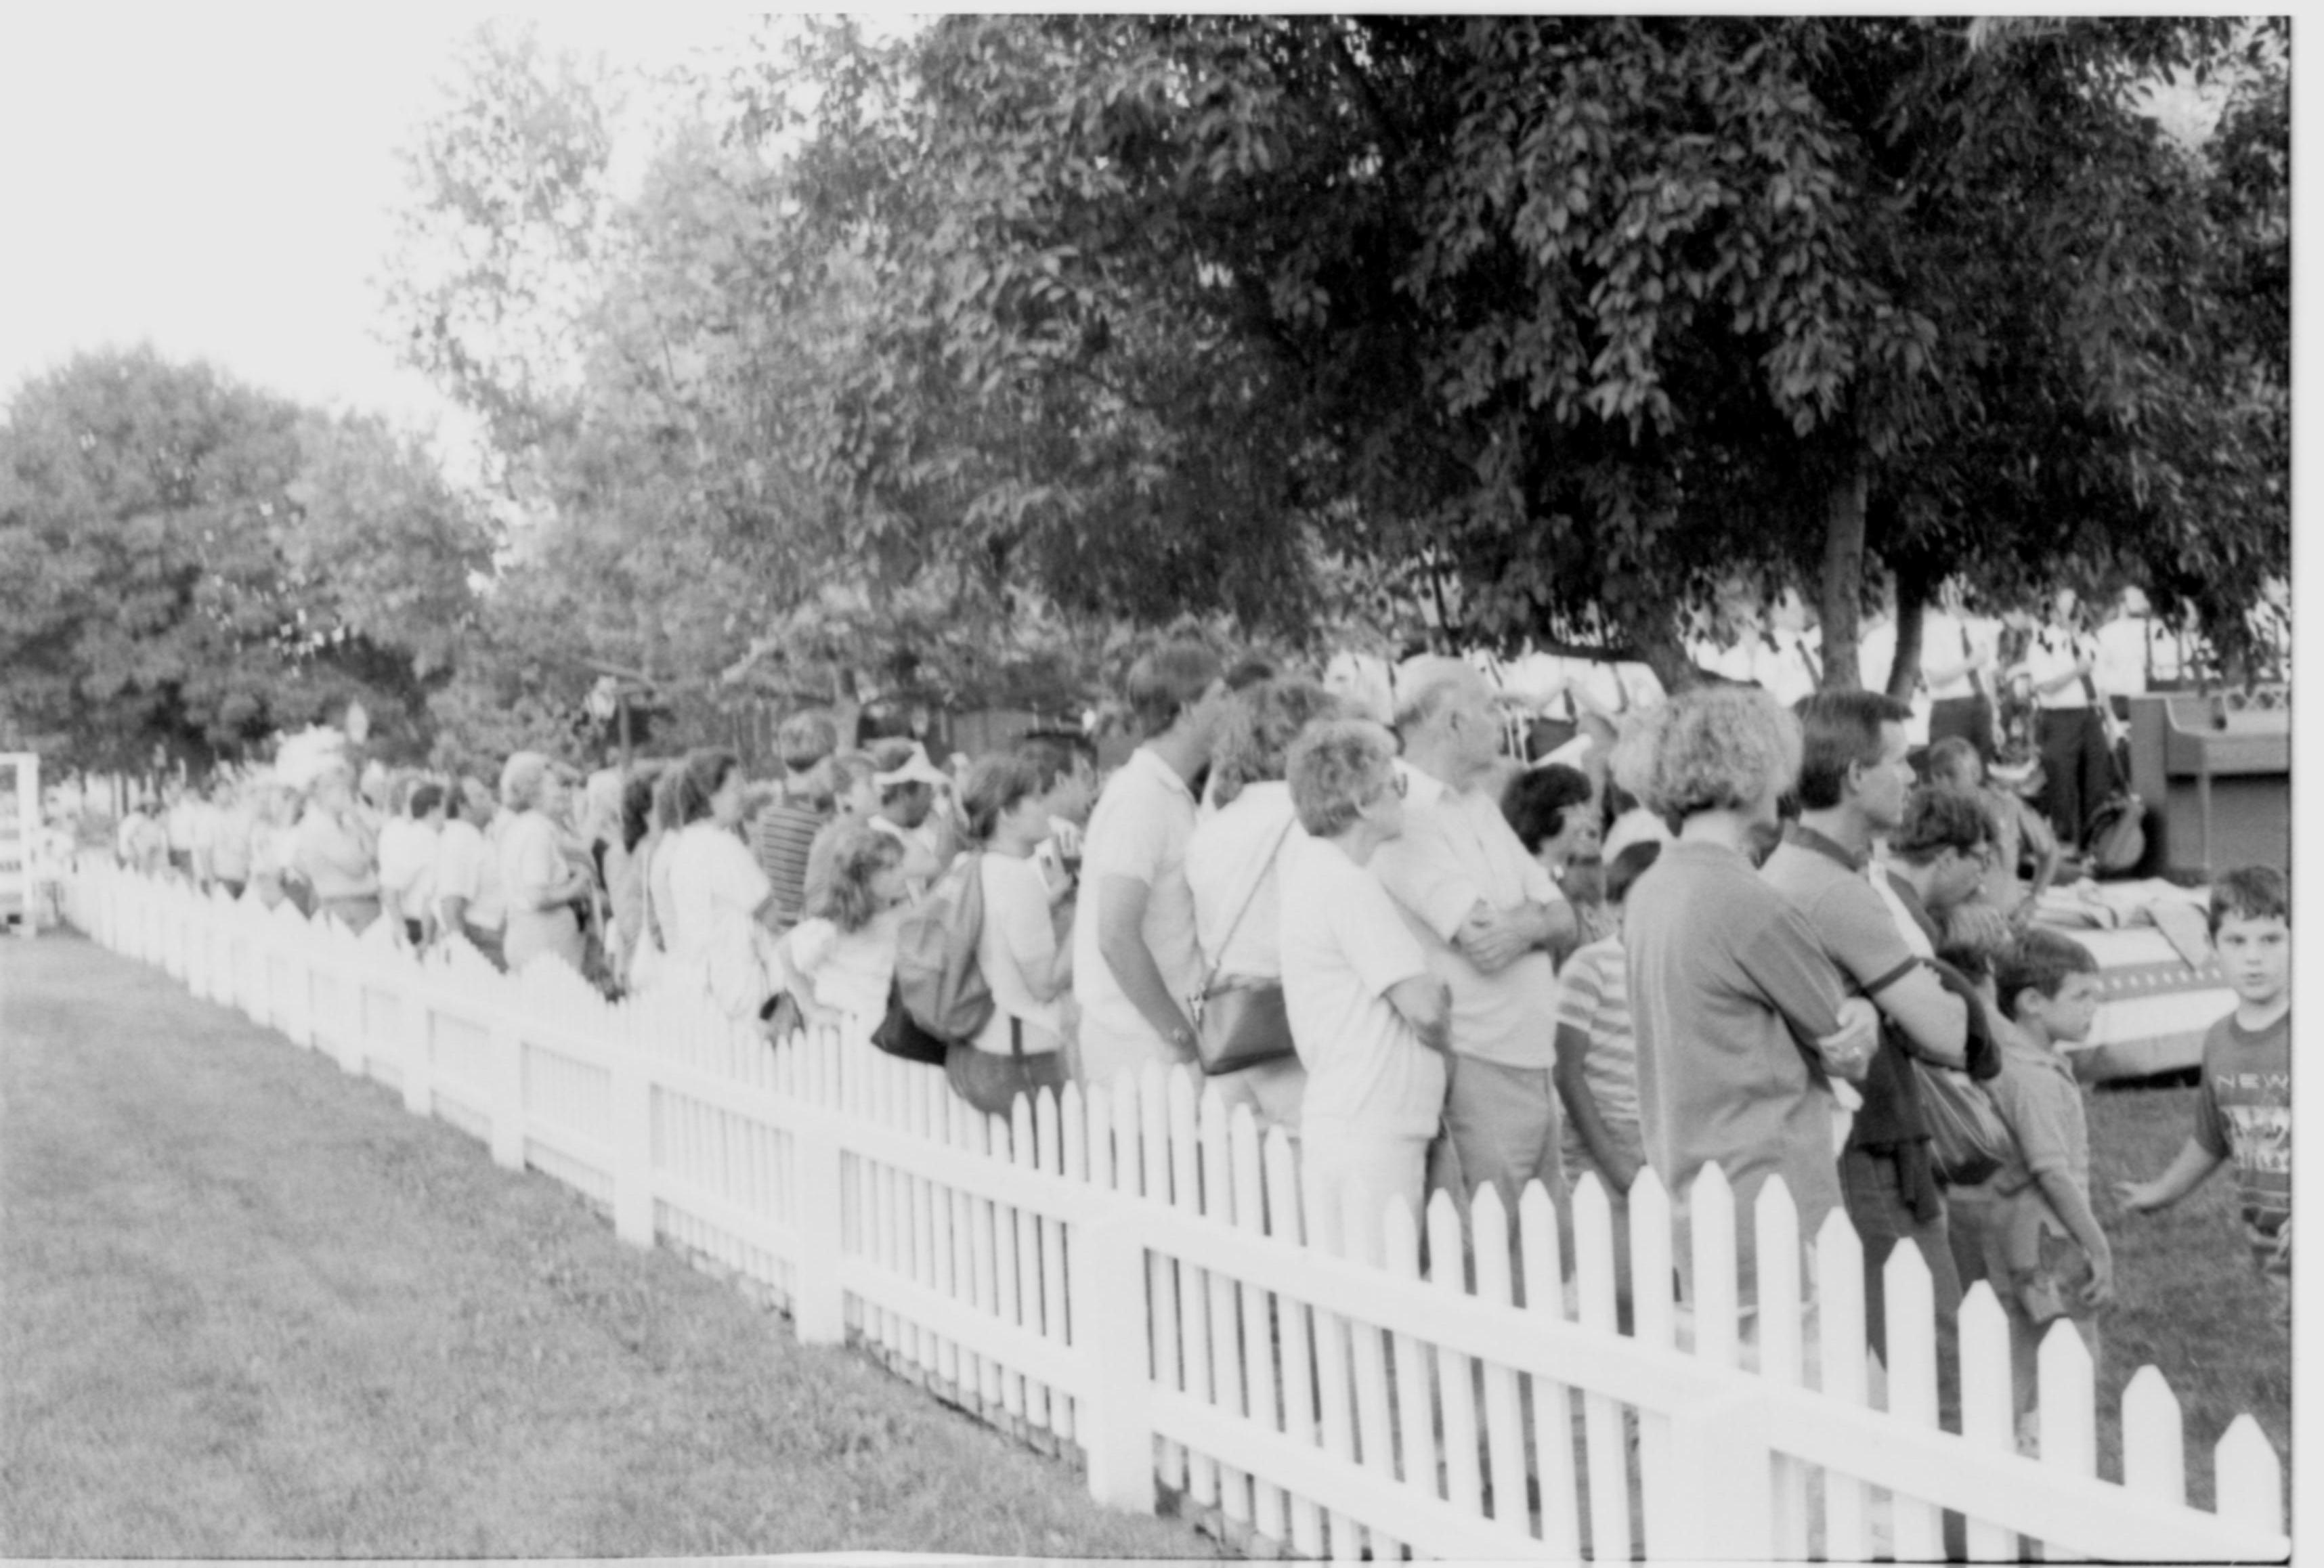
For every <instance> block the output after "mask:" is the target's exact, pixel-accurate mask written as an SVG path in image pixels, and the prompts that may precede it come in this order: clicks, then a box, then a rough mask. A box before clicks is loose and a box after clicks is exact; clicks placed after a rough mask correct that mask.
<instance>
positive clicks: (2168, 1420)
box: [2122, 1367, 2187, 1503]
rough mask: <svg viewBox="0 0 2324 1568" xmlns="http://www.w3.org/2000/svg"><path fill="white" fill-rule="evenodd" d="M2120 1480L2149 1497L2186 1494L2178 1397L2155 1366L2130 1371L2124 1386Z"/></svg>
mask: <svg viewBox="0 0 2324 1568" xmlns="http://www.w3.org/2000/svg"><path fill="white" fill-rule="evenodd" d="M2122 1484H2123V1485H2124V1486H2126V1487H2128V1488H2129V1489H2130V1490H2132V1491H2135V1492H2139V1493H2142V1494H2144V1495H2145V1496H2148V1497H2157V1498H2163V1499H2166V1500H2168V1501H2171V1502H2174V1503H2183V1502H2185V1501H2186V1500H2187V1449H2186V1433H2185V1432H2184V1430H2183V1429H2182V1428H2181V1425H2180V1419H2179V1400H2178V1398H2177V1397H2176V1396H2175V1395H2173V1394H2172V1392H2171V1385H2170V1384H2169V1383H2167V1382H2165V1381H2164V1380H2163V1374H2162V1373H2161V1372H2159V1371H2157V1370H2154V1369H2153V1367H2141V1368H2139V1369H2138V1370H2137V1371H2136V1372H2134V1373H2133V1374H2131V1379H2130V1382H2129V1383H2128V1384H2127V1385H2126V1387H2125V1388H2123V1391H2122Z"/></svg>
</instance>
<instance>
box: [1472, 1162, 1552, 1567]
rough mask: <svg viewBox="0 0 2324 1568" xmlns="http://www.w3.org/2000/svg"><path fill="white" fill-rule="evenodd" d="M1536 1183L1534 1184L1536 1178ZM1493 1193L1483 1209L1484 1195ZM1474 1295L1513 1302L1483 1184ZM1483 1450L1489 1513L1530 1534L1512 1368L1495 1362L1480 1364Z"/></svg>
mask: <svg viewBox="0 0 2324 1568" xmlns="http://www.w3.org/2000/svg"><path fill="white" fill-rule="evenodd" d="M1535 1185H1538V1184H1537V1183H1536V1184H1535ZM1488 1197H1489V1198H1491V1199H1492V1204H1491V1213H1490V1215H1489V1216H1488V1214H1487V1211H1486V1204H1485V1202H1484V1200H1485V1199H1486V1198H1488ZM1517 1207H1518V1211H1519V1215H1518V1223H1519V1224H1520V1226H1522V1224H1523V1223H1524V1208H1525V1204H1524V1200H1523V1199H1520V1200H1519V1201H1518V1204H1517ZM1476 1238H1477V1241H1476V1246H1477V1295H1478V1296H1480V1298H1482V1299H1483V1300H1486V1301H1489V1302H1491V1303H1492V1304H1493V1305H1496V1306H1509V1305H1514V1304H1515V1301H1516V1294H1515V1287H1516V1281H1515V1278H1514V1277H1513V1275H1512V1273H1511V1270H1510V1268H1509V1226H1508V1220H1507V1218H1506V1217H1505V1216H1504V1215H1503V1214H1502V1213H1501V1199H1500V1194H1499V1192H1497V1191H1496V1190H1494V1189H1493V1188H1492V1187H1491V1186H1487V1187H1486V1188H1485V1190H1484V1191H1483V1192H1482V1193H1480V1194H1478V1205H1477V1224H1476ZM1483 1378H1484V1384H1485V1453H1486V1460H1487V1464H1488V1468H1489V1473H1490V1476H1491V1479H1492V1505H1493V1507H1492V1517H1493V1519H1494V1521H1495V1522H1496V1523H1498V1524H1503V1525H1508V1526H1511V1528H1512V1530H1513V1532H1514V1533H1515V1534H1516V1535H1517V1536H1522V1537H1526V1538H1528V1539H1529V1538H1530V1537H1531V1536H1532V1535H1533V1519H1532V1509H1531V1508H1529V1507H1527V1506H1526V1453H1525V1432H1524V1426H1523V1423H1522V1421H1521V1419H1520V1416H1519V1411H1520V1407H1521V1406H1522V1403H1523V1401H1522V1399H1521V1397H1519V1394H1518V1391H1517V1371H1516V1370H1515V1369H1513V1368H1510V1367H1505V1366H1501V1365H1499V1364H1498V1363H1495V1362H1487V1363H1485V1365H1484V1370H1483Z"/></svg>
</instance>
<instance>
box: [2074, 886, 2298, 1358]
mask: <svg viewBox="0 0 2324 1568" xmlns="http://www.w3.org/2000/svg"><path fill="white" fill-rule="evenodd" d="M2211 945H2212V946H2214V947H2215V948H2217V949H2218V955H2219V967H2220V969H2221V970H2222V971H2223V972H2224V973H2225V974H2226V975H2227V983H2228V985H2230V986H2231V987H2233V988H2234V990H2235V993H2236V1010H2235V1011H2233V1012H2232V1013H2229V1014H2228V1015H2227V1017H2225V1018H2223V1019H2220V1020H2219V1021H2218V1023H2216V1024H2213V1025H2212V1026H2211V1031H2210V1033H2209V1034H2208V1035H2207V1036H2205V1037H2204V1039H2203V1079H2202V1086H2201V1088H2200V1090H2199V1092H2198V1095H2197V1098H2196V1101H2195V1130H2194V1134H2193V1136H2191V1137H2190V1138H2189V1139H2187V1142H2186V1146H2185V1147H2184V1148H2181V1149H2180V1151H2179V1158H2176V1159H2174V1160H2172V1162H2171V1168H2170V1169H2168V1170H2166V1171H2164V1172H2163V1174H2162V1175H2161V1176H2157V1177H2155V1178H2154V1179H2153V1181H2151V1182H2125V1183H2123V1184H2121V1185H2120V1186H2119V1187H2118V1188H2117V1189H2116V1191H2117V1192H2118V1193H2119V1194H2121V1197H2122V1201H2123V1204H2124V1206H2125V1207H2126V1208H2128V1209H2129V1210H2130V1211H2131V1212H2132V1213H2146V1212H2148V1211H2150V1210H2153V1209H2166V1208H2169V1207H2170V1206H2171V1205H2172V1204H2175V1203H2177V1202H2178V1201H2179V1200H2180V1199H2181V1198H2183V1197H2185V1196H2186V1195H2187V1194H2189V1193H2191V1192H2193V1191H2194V1190H2195V1189H2196V1188H2197V1187H2198V1186H2199V1185H2202V1182H2203V1179H2204V1178H2205V1177H2206V1176H2209V1175H2210V1174H2211V1173H2212V1172H2213V1171H2215V1170H2217V1169H2218V1167H2220V1166H2222V1165H2224V1164H2226V1163H2227V1161H2228V1160H2230V1159H2232V1160H2234V1161H2235V1162H2236V1194H2237V1196H2238V1198H2239V1199H2240V1200H2241V1202H2242V1205H2243V1219H2244V1230H2245V1233H2246V1238H2247V1239H2248V1240H2249V1241H2250V1243H2251V1249H2252V1258H2253V1260H2254V1261H2255V1262H2256V1263H2257V1264H2258V1265H2259V1272H2260V1277H2261V1278H2262V1279H2263V1280H2264V1281H2265V1282H2266V1284H2267V1287H2268V1292H2269V1296H2270V1298H2271V1305H2272V1307H2273V1316H2274V1319H2275V1324H2276V1326H2277V1327H2278V1328H2279V1329H2281V1330H2282V1331H2283V1333H2285V1334H2287V1335H2289V1334H2290V1333H2291V1332H2292V888H2291V884H2290V882H2289V881H2287V880H2286V879H2285V877H2284V874H2283V873H2282V872H2279V871H2276V870H2274V869H2273V868H2272V867H2268V866H2246V867H2245V868H2243V869H2242V870H2240V871H2233V872H2228V873H2227V875H2225V876H2223V877H2221V878H2220V879H2219V880H2218V882H2216V883H2215V884H2213V886H2212V888H2211Z"/></svg>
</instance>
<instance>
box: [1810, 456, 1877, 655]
mask: <svg viewBox="0 0 2324 1568" xmlns="http://www.w3.org/2000/svg"><path fill="white" fill-rule="evenodd" d="M1866 484H1867V481H1866V476H1865V472H1864V454H1863V453H1862V452H1861V451H1856V452H1850V453H1849V455H1848V458H1847V462H1846V465H1845V466H1843V467H1842V468H1841V470H1840V474H1839V475H1838V476H1837V477H1835V478H1834V479H1833V481H1832V484H1831V489H1830V490H1829V491H1827V492H1826V493H1825V495H1824V518H1823V605H1822V612H1823V680H1822V683H1821V684H1822V686H1823V688H1824V689H1825V690H1827V691H1833V690H1838V691H1850V690H1853V689H1855V688H1856V687H1859V686H1861V685H1862V684H1863V679H1862V677H1861V676H1860V675H1859V673H1858V668H1859V667H1858V661H1857V657H1856V650H1857V641H1858V627H1859V620H1860V616H1859V614H1858V604H1861V603H1862V602H1863V595H1864V494H1865V489H1866Z"/></svg>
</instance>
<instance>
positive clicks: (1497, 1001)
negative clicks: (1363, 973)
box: [1371, 770, 1565, 1071]
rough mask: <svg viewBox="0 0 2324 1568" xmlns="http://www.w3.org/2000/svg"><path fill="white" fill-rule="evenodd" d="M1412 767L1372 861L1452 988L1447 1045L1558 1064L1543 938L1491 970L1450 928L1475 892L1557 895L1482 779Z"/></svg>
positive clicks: (1537, 900)
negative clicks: (1459, 783) (1433, 775)
mask: <svg viewBox="0 0 2324 1568" xmlns="http://www.w3.org/2000/svg"><path fill="white" fill-rule="evenodd" d="M1422 779H1425V775H1424V774H1422V773H1420V772H1419V770H1414V785H1413V787H1412V789H1410V791H1409V793H1408V794H1407V796H1406V800H1405V807H1404V835H1403V836H1402V837H1400V838H1397V839H1396V840H1394V841H1392V842H1390V843H1388V844H1383V845H1381V846H1380V849H1379V853H1377V854H1375V855H1374V856H1373V857H1372V862H1371V870H1372V872H1374V873H1375V874H1376V875H1377V876H1378V877H1379V881H1380V885H1381V886H1383V887H1385V888H1386V889H1387V890H1388V893H1389V895H1390V896H1391V897H1392V898H1393V899H1395V900H1396V903H1397V907H1398V908H1400V909H1402V910H1403V911H1404V914H1405V917H1406V920H1407V921H1408V922H1409V924H1410V926H1411V927H1412V931H1413V934H1414V935H1415V936H1417V937H1418V938H1419V940H1420V945H1421V948H1422V950H1423V951H1424V952H1425V953H1426V954H1427V955H1428V966H1429V968H1430V969H1431V970H1432V971H1433V972H1434V973H1435V974H1436V975H1437V976H1438V977H1439V978H1440V979H1442V980H1443V982H1445V983H1446V984H1447V985H1449V986H1451V987H1452V1048H1453V1049H1454V1050H1455V1051H1457V1052H1459V1053H1460V1054H1461V1055H1462V1056H1474V1057H1476V1058H1477V1059H1478V1060H1480V1061H1484V1062H1491V1063H1493V1064H1495V1065H1499V1066H1504V1067H1518V1068H1539V1069H1542V1070H1545V1071H1546V1070H1547V1069H1549V1068H1551V1067H1554V1066H1555V1065H1557V1040H1556V1032H1557V1031H1556V1028H1555V1020H1556V1018H1557V972H1556V970H1555V968H1554V967H1553V966H1552V964H1550V961H1549V955H1548V954H1547V953H1545V952H1543V951H1542V950H1540V949H1539V948H1535V950H1534V951H1532V952H1530V953H1527V954H1526V955H1524V956H1523V957H1521V958H1519V959H1518V960H1517V962H1516V963H1514V964H1510V965H1509V966H1508V968H1506V969H1503V970H1500V971H1499V972H1498V973H1492V974H1487V973H1485V972H1484V971H1482V970H1480V969H1479V968H1478V967H1477V966H1476V965H1475V964H1471V963H1470V962H1469V959H1468V956H1467V955H1465V954H1463V953H1462V951H1461V950H1460V949H1459V948H1458V947H1456V946H1454V945H1453V943H1452V938H1453V936H1454V935H1455V934H1456V933H1458V932H1459V930H1460V929H1461V924H1462V921H1464V920H1466V919H1467V918H1469V913H1470V911H1471V909H1475V908H1476V906H1477V905H1478V904H1479V903H1480V902H1481V903H1483V904H1485V905H1486V906H1488V907H1489V908H1490V909H1496V910H1507V909H1515V908H1516V907H1517V906H1518V905H1519V904H1526V903H1534V904H1553V905H1556V904H1563V903H1564V902H1565V895H1564V894H1563V893H1561V892H1560V891H1558V889H1557V884H1556V883H1555V882H1554V881H1551V880H1550V876H1549V872H1547V871H1546V870H1545V868H1544V867H1543V866H1542V864H1541V862H1539V861H1537V860H1535V859H1534V857H1533V856H1531V855H1529V854H1527V853H1526V851H1525V844H1523V843H1522V842H1521V841H1520V840H1519V839H1518V837H1517V832H1516V830H1515V829H1514V828H1512V827H1510V826H1509V824H1508V818H1506V817H1504V816H1502V815H1501V808H1500V805H1499V802H1497V801H1496V800H1494V798H1492V797H1491V796H1490V795H1489V794H1488V793H1487V792H1486V791H1484V790H1482V789H1471V790H1466V791H1463V792H1461V793H1457V794H1456V793H1454V792H1453V791H1452V790H1450V789H1445V788H1444V787H1443V783H1442V781H1440V780H1434V779H1430V780H1428V782H1429V783H1430V784H1431V785H1433V786H1434V788H1429V789H1424V788H1422V787H1421V780H1422Z"/></svg>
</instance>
